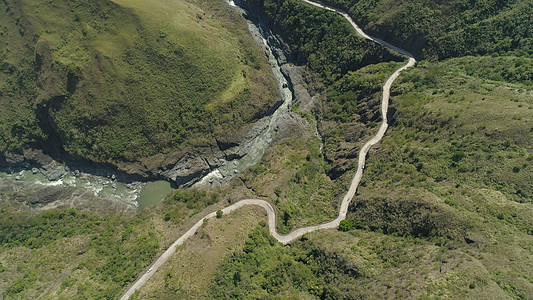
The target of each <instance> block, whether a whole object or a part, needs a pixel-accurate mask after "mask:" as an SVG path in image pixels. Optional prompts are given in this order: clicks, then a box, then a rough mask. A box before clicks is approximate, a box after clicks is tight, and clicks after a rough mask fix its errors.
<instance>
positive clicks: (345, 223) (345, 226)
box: [339, 220, 354, 231]
mask: <svg viewBox="0 0 533 300" xmlns="http://www.w3.org/2000/svg"><path fill="white" fill-rule="evenodd" d="M353 228H354V226H353V223H352V222H350V221H349V220H342V221H341V223H340V224H339V231H350V230H352V229H353Z"/></svg>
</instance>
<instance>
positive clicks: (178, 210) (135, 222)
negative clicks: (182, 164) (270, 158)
mask: <svg viewBox="0 0 533 300" xmlns="http://www.w3.org/2000/svg"><path fill="white" fill-rule="evenodd" d="M11 196H12V195H6V194H0V213H1V214H0V297H2V298H3V299H28V298H31V299H36V298H39V299H73V298H76V299H114V298H117V297H118V296H119V295H120V294H121V293H123V291H124V289H125V288H126V287H127V286H128V285H129V284H130V283H131V282H132V281H133V280H135V279H136V277H137V275H138V274H139V273H141V272H142V271H143V270H145V269H146V267H147V266H148V265H149V264H150V263H151V262H152V261H153V260H154V258H155V257H156V256H157V254H159V253H161V251H162V250H166V249H167V248H168V247H169V245H170V244H172V243H173V242H174V240H175V239H176V238H177V237H178V236H179V235H181V234H183V229H188V227H187V226H190V225H191V224H185V223H186V222H189V223H190V222H191V221H190V220H191V219H192V218H193V217H195V216H196V214H198V212H200V211H202V210H204V209H205V208H206V207H207V206H208V205H210V204H213V203H216V202H217V200H218V199H219V198H218V194H217V193H216V192H211V193H207V192H205V191H203V192H202V191H190V190H178V191H176V192H175V193H174V194H173V195H169V196H168V197H167V199H165V200H164V201H163V202H162V203H160V204H159V205H158V206H156V207H152V208H149V209H145V210H143V211H142V212H132V211H123V210H122V209H123V207H122V206H121V205H116V207H114V208H112V207H110V206H109V203H107V202H103V201H102V200H98V199H93V202H91V203H90V204H89V208H84V209H72V208H68V206H69V205H67V207H66V208H65V207H59V208H57V209H51V210H47V211H39V210H34V209H29V207H27V206H26V205H24V204H21V203H19V202H18V201H16V200H14V199H12V198H11ZM100 201H102V202H100ZM254 224H255V222H254ZM182 225H184V226H182ZM182 227H183V228H182ZM243 241H244V239H243Z"/></svg>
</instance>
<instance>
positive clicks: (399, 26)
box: [324, 0, 533, 58]
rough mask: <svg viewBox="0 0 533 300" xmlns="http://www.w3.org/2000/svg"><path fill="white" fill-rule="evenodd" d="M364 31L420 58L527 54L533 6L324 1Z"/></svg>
mask: <svg viewBox="0 0 533 300" xmlns="http://www.w3.org/2000/svg"><path fill="white" fill-rule="evenodd" d="M324 3H329V4H331V5H334V6H336V7H339V8H343V9H345V10H346V11H348V12H349V13H350V15H351V16H352V17H353V19H354V20H356V22H358V23H359V24H361V25H363V28H364V29H365V30H366V31H368V32H370V33H374V34H376V35H377V36H379V37H382V38H384V39H385V40H388V41H390V42H394V43H396V44H398V45H401V46H402V47H404V49H408V50H411V51H413V53H417V54H418V55H419V56H424V57H430V58H431V57H438V58H448V57H458V56H464V55H475V54H480V55H484V54H489V53H493V52H498V53H505V52H509V51H510V52H514V53H515V54H521V55H522V54H526V55H531V54H533V52H532V47H533V38H532V32H531V28H533V23H532V21H531V15H532V14H533V3H531V1H527V0H486V1H473V0H465V1H458V0H453V1H431V0H410V1H395V0H326V1H324Z"/></svg>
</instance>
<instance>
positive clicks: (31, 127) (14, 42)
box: [0, 0, 276, 165]
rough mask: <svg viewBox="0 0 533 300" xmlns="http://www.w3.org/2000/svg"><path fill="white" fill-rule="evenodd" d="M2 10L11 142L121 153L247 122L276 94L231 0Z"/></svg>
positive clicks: (5, 129) (0, 121) (189, 142)
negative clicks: (230, 4) (233, 9)
mask: <svg viewBox="0 0 533 300" xmlns="http://www.w3.org/2000/svg"><path fill="white" fill-rule="evenodd" d="M176 13H177V15H176ZM0 20H1V21H0V30H1V31H0V36H2V40H3V41H4V43H2V45H1V46H0V47H1V48H0V82H1V86H0V91H1V92H0V101H2V102H1V103H0V104H1V106H2V107H3V109H2V111H1V112H0V113H1V116H0V151H1V152H5V151H11V152H13V151H20V150H21V149H23V148H27V147H37V148H39V147H49V148H51V149H49V150H52V151H55V152H57V151H59V152H62V151H65V152H66V153H68V154H70V155H72V156H77V157H83V158H87V159H90V160H93V161H98V162H111V163H114V164H119V165H121V164H123V163H128V162H133V161H136V160H140V159H142V158H146V157H149V156H152V155H154V154H158V153H168V152H176V151H187V150H189V149H191V147H194V146H198V145H206V144H212V143H214V139H213V137H215V136H217V135H221V134H222V133H224V136H226V137H227V136H232V135H234V134H237V133H238V132H239V130H241V129H242V128H243V127H244V126H246V125H247V124H249V123H250V122H251V121H253V120H255V119H257V118H258V117H260V116H261V115H263V114H264V113H266V112H267V111H268V109H269V108H270V106H271V105H272V104H273V103H274V98H275V95H276V89H275V88H274V84H273V80H272V76H271V74H270V70H269V67H268V66H267V65H266V64H265V63H264V59H263V58H262V54H261V53H260V50H259V49H256V47H255V45H254V44H253V42H252V39H251V37H250V36H249V35H248V32H247V29H246V25H245V22H244V20H242V18H240V16H238V15H237V14H236V13H235V12H234V11H231V10H230V8H229V7H227V5H225V4H224V3H223V2H220V1H200V2H194V3H192V2H187V1H177V2H176V1H167V0H158V1H150V2H146V1H115V2H111V1H106V0H98V1H91V2H90V3H87V2H86V1H54V2H53V3H52V2H39V1H33V0H25V1H22V2H21V1H18V2H17V1H4V2H2V3H1V4H0ZM176 20H179V22H176ZM51 145H54V146H51Z"/></svg>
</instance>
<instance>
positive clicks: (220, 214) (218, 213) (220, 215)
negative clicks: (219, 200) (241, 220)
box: [217, 209, 223, 219]
mask: <svg viewBox="0 0 533 300" xmlns="http://www.w3.org/2000/svg"><path fill="white" fill-rule="evenodd" d="M222 214H223V212H222V211H221V210H220V209H219V210H217V219H220V218H222Z"/></svg>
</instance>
